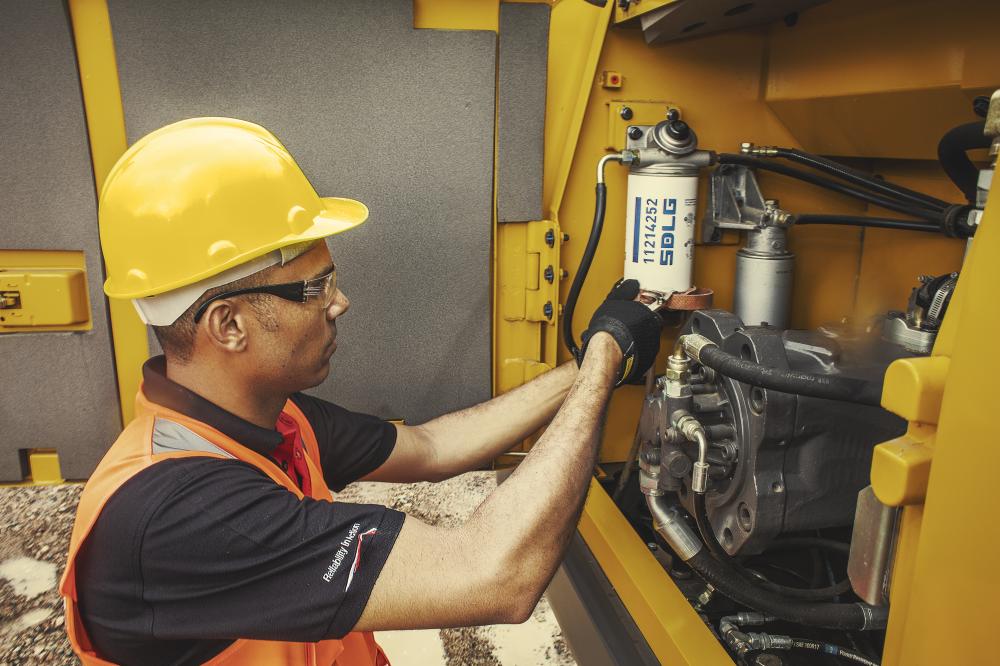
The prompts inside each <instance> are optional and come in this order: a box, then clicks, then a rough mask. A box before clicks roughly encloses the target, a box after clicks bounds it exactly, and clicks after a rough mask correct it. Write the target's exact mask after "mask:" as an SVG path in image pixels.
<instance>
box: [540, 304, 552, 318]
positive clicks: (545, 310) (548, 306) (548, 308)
mask: <svg viewBox="0 0 1000 666" xmlns="http://www.w3.org/2000/svg"><path fill="white" fill-rule="evenodd" d="M542 314H544V315H545V318H546V319H552V301H548V302H547V303H546V304H545V306H544V307H543V308H542Z"/></svg>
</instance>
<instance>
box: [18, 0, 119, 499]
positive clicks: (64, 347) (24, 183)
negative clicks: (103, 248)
mask: <svg viewBox="0 0 1000 666" xmlns="http://www.w3.org/2000/svg"><path fill="white" fill-rule="evenodd" d="M0 53H2V54H3V55H2V66H0V137H3V141H2V143H0V154H2V159H0V192H2V193H3V195H2V196H0V228H2V229H3V232H2V236H0V249H4V250H83V252H84V256H85V257H86V262H87V279H88V287H89V293H90V303H91V315H92V317H93V321H94V328H93V330H91V331H89V332H86V333H14V334H3V335H0V359H2V362H0V379H2V381H0V433H2V437H0V481H19V480H20V479H21V466H20V463H19V462H18V453H17V452H18V450H19V449H31V448H51V449H55V450H56V451H57V452H58V454H59V460H60V462H61V464H62V473H63V475H64V476H65V477H66V478H70V479H80V478H84V477H87V476H89V475H90V473H91V472H92V471H93V469H94V467H95V466H96V464H97V461H98V460H100V458H101V456H102V455H103V454H104V452H105V451H106V450H107V448H108V446H109V445H110V444H111V442H112V441H113V440H114V438H115V437H116V436H117V434H118V432H119V430H120V429H121V424H120V409H119V403H118V389H117V386H116V383H115V370H114V362H113V358H112V353H111V341H110V337H109V333H108V318H107V311H106V308H105V300H104V296H103V294H102V292H101V283H102V282H103V279H104V278H103V275H104V274H103V269H102V266H101V256H100V251H99V247H98V240H97V208H96V203H95V196H94V176H93V171H92V168H91V164H90V154H89V149H88V145H87V128H86V125H85V121H84V115H83V102H82V100H81V95H80V80H79V75H78V74H77V70H76V60H75V54H74V52H73V41H72V36H71V33H70V27H69V20H68V17H67V15H66V10H65V7H64V5H63V3H62V2H60V1H59V0H45V1H41V0H22V1H19V2H3V3H0Z"/></svg>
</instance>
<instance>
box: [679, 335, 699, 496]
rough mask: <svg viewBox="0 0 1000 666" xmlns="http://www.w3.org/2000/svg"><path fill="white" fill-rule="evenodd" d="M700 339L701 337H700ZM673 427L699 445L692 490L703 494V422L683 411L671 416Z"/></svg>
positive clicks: (693, 468) (692, 478) (692, 471)
mask: <svg viewBox="0 0 1000 666" xmlns="http://www.w3.org/2000/svg"><path fill="white" fill-rule="evenodd" d="M699 337H700V336H699ZM671 420H672V421H673V426H674V427H675V428H677V429H678V430H680V431H681V433H682V434H683V435H684V437H686V438H687V439H688V441H691V442H697V444H698V462H696V463H695V464H694V466H693V467H692V470H691V490H692V491H694V492H696V493H698V494H699V495H700V494H703V493H704V492H705V491H706V490H707V489H708V435H707V434H706V433H705V426H703V425H702V424H701V421H699V420H698V419H696V418H695V417H693V416H691V415H690V414H688V413H687V412H685V411H683V410H680V409H679V410H677V411H676V412H674V413H673V414H672V415H671Z"/></svg>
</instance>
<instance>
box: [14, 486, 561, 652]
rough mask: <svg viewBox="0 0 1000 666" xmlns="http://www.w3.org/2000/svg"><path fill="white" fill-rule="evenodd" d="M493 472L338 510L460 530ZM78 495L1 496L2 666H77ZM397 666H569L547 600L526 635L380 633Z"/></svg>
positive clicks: (385, 489) (505, 630)
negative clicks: (68, 605) (373, 507)
mask: <svg viewBox="0 0 1000 666" xmlns="http://www.w3.org/2000/svg"><path fill="white" fill-rule="evenodd" d="M495 487H496V479H495V476H494V475H493V473H491V472H474V473H471V474H465V475H463V476H460V477H457V478H455V479H452V480H450V481H446V482H444V483H439V484H429V483H417V484H385V483H356V484H352V485H351V486H348V487H347V488H346V489H345V490H344V492H342V493H340V495H338V498H337V499H338V500H341V501H348V502H371V503H378V504H385V505H387V506H391V507H393V508H395V509H398V510H400V511H405V512H406V513H408V514H410V515H412V516H415V517H418V518H420V519H421V520H424V521H426V522H429V523H433V524H440V525H456V524H459V523H461V522H462V521H463V520H465V519H466V518H467V517H468V516H469V515H470V514H471V513H472V511H473V510H474V509H475V508H476V507H477V506H478V505H479V503H480V502H481V501H482V500H483V498H485V497H486V496H487V495H488V494H489V493H490V491H491V490H492V489H493V488H495ZM80 490H81V486H79V485H75V484H70V485H61V486H50V487H20V488H0V666H15V665H16V666H21V665H22V664H24V665H29V664H30V665H35V664H39V665H40V664H46V665H52V666H58V665H61V664H76V663H78V662H77V660H76V659H75V658H74V656H73V654H72V652H71V651H70V649H69V643H68V642H67V640H66V637H65V631H64V628H63V614H62V604H61V601H60V598H59V594H58V592H57V590H56V587H57V581H58V577H59V576H60V575H61V574H62V570H63V567H64V566H65V563H66V544H67V542H68V540H69V534H70V531H71V529H72V525H73V514H74V511H75V509H76V503H77V499H78V497H79V494H80ZM377 639H378V641H379V643H380V644H381V645H382V646H383V648H384V649H385V650H386V653H387V654H388V655H389V658H390V659H391V660H392V663H393V666H411V665H417V666H437V665H438V664H440V665H444V666H466V665H469V666H480V665H481V666H536V665H539V666H540V665H542V664H545V665H549V664H551V665H555V666H574V664H575V661H574V660H573V658H572V657H571V656H570V654H569V650H568V649H567V647H566V644H565V642H564V641H563V637H562V632H561V631H560V629H559V625H558V624H557V623H556V620H555V617H554V615H553V614H552V611H551V610H550V608H549V605H548V603H547V602H546V601H545V599H542V601H541V602H540V603H539V604H538V607H537V608H536V609H535V612H534V613H533V614H532V616H531V619H529V620H528V621H527V622H525V623H524V624H522V625H516V626H508V625H496V626H488V627H467V628H458V629H443V630H441V631H436V630H426V631H387V632H378V633H377Z"/></svg>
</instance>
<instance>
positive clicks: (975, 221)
mask: <svg viewBox="0 0 1000 666" xmlns="http://www.w3.org/2000/svg"><path fill="white" fill-rule="evenodd" d="M978 210H979V209H978V208H976V207H975V206H969V205H967V204H952V205H951V206H948V207H947V208H945V209H944V222H943V224H942V225H941V230H942V231H944V234H945V235H946V236H948V237H949V238H962V239H965V238H972V237H973V236H975V235H976V229H978V228H979V215H975V214H973V213H974V211H975V212H978Z"/></svg>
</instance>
